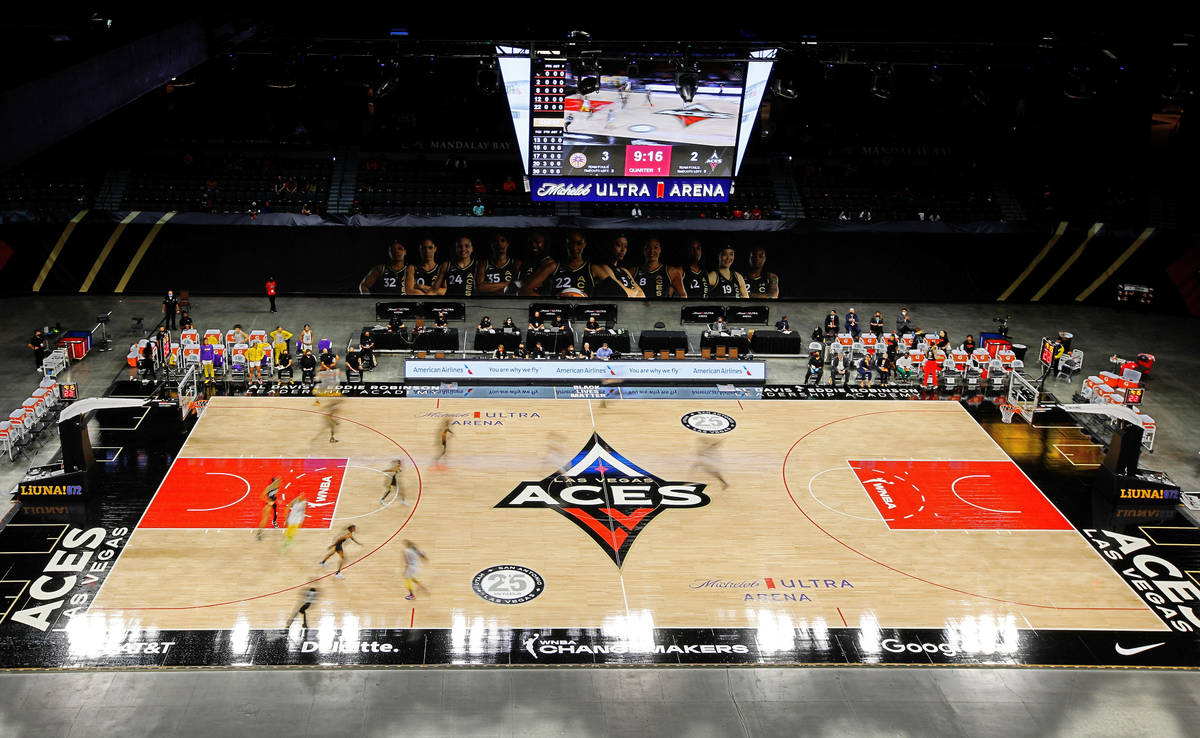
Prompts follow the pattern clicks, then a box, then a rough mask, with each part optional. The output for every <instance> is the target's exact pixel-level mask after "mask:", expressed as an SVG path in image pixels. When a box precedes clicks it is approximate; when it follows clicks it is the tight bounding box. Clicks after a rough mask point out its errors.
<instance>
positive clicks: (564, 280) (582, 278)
mask: <svg viewBox="0 0 1200 738" xmlns="http://www.w3.org/2000/svg"><path fill="white" fill-rule="evenodd" d="M585 249H587V237H585V236H584V235H583V231H571V233H570V235H568V236H567V244H566V250H567V257H566V259H564V260H563V261H561V262H556V261H554V260H552V259H551V260H549V261H546V262H544V263H543V264H542V266H541V267H539V268H538V270H537V271H536V272H534V274H533V276H532V277H530V278H529V282H528V283H527V284H525V285H524V286H523V287H522V288H521V294H522V295H537V294H538V290H540V289H542V286H543V285H544V284H546V283H547V282H549V291H550V294H552V295H559V296H562V297H587V296H589V295H591V294H592V293H593V292H594V291H595V289H596V285H597V284H599V283H600V282H603V281H604V280H606V279H611V280H613V281H614V282H616V281H617V279H616V277H615V276H614V275H613V271H612V269H611V268H609V267H607V266H605V265H604V264H592V263H591V262H589V261H587V260H586V259H584V258H583V252H584V250H585Z"/></svg>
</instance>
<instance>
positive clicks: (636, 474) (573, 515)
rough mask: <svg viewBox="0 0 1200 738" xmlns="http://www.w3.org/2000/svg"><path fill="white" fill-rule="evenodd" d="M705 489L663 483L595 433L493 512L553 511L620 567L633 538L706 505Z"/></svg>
mask: <svg viewBox="0 0 1200 738" xmlns="http://www.w3.org/2000/svg"><path fill="white" fill-rule="evenodd" d="M704 487H705V485H704V484H702V483H699V482H668V481H664V480H663V479H660V478H659V477H656V476H654V475H653V474H651V473H650V472H648V471H646V470H644V469H641V468H639V467H638V466H636V465H635V464H634V463H633V462H631V461H629V460H628V459H626V458H625V457H623V456H621V454H619V453H617V452H616V451H615V450H614V449H613V448H612V446H610V445H608V443H606V442H605V441H604V439H603V438H601V437H600V436H599V435H598V434H596V433H593V434H592V437H591V439H590V440H589V441H588V443H587V445H585V446H584V447H583V449H581V450H580V451H579V453H577V454H576V455H575V458H574V459H572V460H571V462H570V463H569V464H568V465H567V468H566V469H565V470H560V471H558V472H555V473H553V474H551V475H550V476H548V477H546V478H545V479H543V480H541V481H540V482H521V483H520V484H519V485H517V488H516V489H514V490H513V491H512V492H509V493H508V496H507V497H505V498H504V499H503V500H501V501H500V502H498V503H497V504H496V507H517V508H528V507H543V508H544V507H548V508H551V509H553V510H555V511H557V512H558V513H559V514H560V515H562V516H563V517H565V518H567V519H568V520H570V521H571V522H573V523H574V524H575V525H577V526H579V528H580V529H582V530H583V531H584V532H585V533H587V534H588V535H589V536H590V537H591V539H592V540H593V541H595V542H596V543H597V544H598V545H599V546H600V548H601V549H602V550H603V551H604V553H606V554H608V557H609V558H611V559H612V560H613V563H614V564H616V565H617V566H621V565H622V564H623V563H624V561H625V557H626V555H627V554H628V553H629V549H630V547H632V546H633V541H634V539H636V538H637V536H638V534H639V533H641V531H642V530H643V529H645V527H646V526H647V525H649V524H650V521H651V520H653V519H654V518H655V517H657V516H658V514H659V513H660V512H662V511H663V510H665V509H667V508H693V507H704V506H705V505H707V504H708V503H709V497H708V495H706V494H704Z"/></svg>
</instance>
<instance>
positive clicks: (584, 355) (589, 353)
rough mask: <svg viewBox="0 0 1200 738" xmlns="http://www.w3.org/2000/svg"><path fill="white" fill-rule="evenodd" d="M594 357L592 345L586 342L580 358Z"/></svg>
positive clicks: (580, 351)
mask: <svg viewBox="0 0 1200 738" xmlns="http://www.w3.org/2000/svg"><path fill="white" fill-rule="evenodd" d="M592 356H594V354H593V353H592V345H591V344H590V343H588V342H587V341H584V342H583V348H582V349H580V350H579V358H581V359H590V358H592Z"/></svg>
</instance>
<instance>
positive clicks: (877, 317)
mask: <svg viewBox="0 0 1200 738" xmlns="http://www.w3.org/2000/svg"><path fill="white" fill-rule="evenodd" d="M871 332H872V333H874V334H875V335H876V337H879V336H882V335H883V313H881V312H879V311H878V310H876V311H875V314H874V315H872V316H871Z"/></svg>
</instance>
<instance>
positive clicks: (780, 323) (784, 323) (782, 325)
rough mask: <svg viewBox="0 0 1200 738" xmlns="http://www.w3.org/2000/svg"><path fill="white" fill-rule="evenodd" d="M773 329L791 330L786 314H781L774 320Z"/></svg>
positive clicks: (785, 331) (787, 331)
mask: <svg viewBox="0 0 1200 738" xmlns="http://www.w3.org/2000/svg"><path fill="white" fill-rule="evenodd" d="M775 330H777V331H779V332H781V333H791V332H792V324H791V323H790V322H788V317H787V316H786V315H785V316H783V317H782V318H780V319H779V320H777V321H775Z"/></svg>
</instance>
